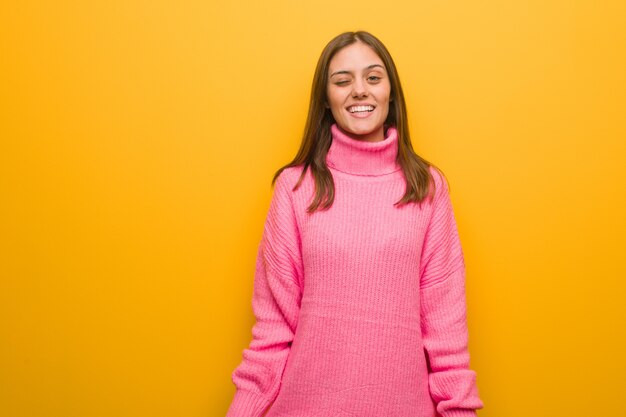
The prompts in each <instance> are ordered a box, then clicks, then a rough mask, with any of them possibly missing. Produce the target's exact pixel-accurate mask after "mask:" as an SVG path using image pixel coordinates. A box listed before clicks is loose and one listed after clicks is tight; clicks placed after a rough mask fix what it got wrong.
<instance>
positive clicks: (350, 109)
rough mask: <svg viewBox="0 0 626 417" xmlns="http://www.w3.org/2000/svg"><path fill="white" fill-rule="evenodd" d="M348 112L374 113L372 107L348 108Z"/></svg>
mask: <svg viewBox="0 0 626 417" xmlns="http://www.w3.org/2000/svg"><path fill="white" fill-rule="evenodd" d="M348 111H349V112H350V113H369V112H373V111H374V106H350V107H348Z"/></svg>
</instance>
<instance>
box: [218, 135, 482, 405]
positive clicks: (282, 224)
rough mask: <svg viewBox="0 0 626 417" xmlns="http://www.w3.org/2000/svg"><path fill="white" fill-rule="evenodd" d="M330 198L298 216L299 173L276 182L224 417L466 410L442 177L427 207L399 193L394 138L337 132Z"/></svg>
mask: <svg viewBox="0 0 626 417" xmlns="http://www.w3.org/2000/svg"><path fill="white" fill-rule="evenodd" d="M332 136H333V141H332V145H331V147H330V150H329V152H328V155H327V163H328V166H329V167H330V169H331V173H332V175H333V180H334V183H335V200H334V203H333V205H332V207H331V208H330V209H329V210H326V211H316V212H314V213H312V214H310V213H307V212H306V208H307V207H308V205H309V204H310V202H311V197H312V193H313V192H314V184H313V179H312V177H311V175H310V173H309V172H307V175H306V177H305V180H304V181H303V183H302V185H301V186H300V187H299V188H298V189H297V190H296V191H293V190H292V188H293V186H294V185H295V183H296V182H297V179H298V177H299V175H300V172H301V168H288V169H286V170H284V171H283V172H282V173H281V175H280V176H279V178H278V179H277V182H276V185H275V188H274V194H273V197H272V201H271V204H270V208H269V212H268V214H267V218H266V223H265V229H264V233H263V237H262V239H261V243H260V245H259V252H258V257H257V263H256V275H255V278H254V293H253V298H252V308H253V311H254V314H255V316H256V320H257V321H256V324H255V325H254V327H253V328H252V341H251V342H250V345H249V347H248V348H247V349H245V350H244V351H243V360H242V362H241V364H240V365H239V366H238V367H237V368H236V369H235V370H234V372H233V374H232V380H233V382H234V384H235V385H236V387H237V392H236V394H235V398H234V399H233V401H232V403H231V406H230V409H229V410H228V414H227V417H258V416H262V415H264V412H265V411H266V410H267V409H268V407H269V410H268V411H267V414H266V416H267V417H387V416H388V417H435V416H438V415H441V416H442V417H469V416H475V415H476V414H475V410H476V409H479V408H482V407H483V403H482V402H481V400H480V398H479V396H478V390H477V387H476V379H475V377H476V375H475V372H474V371H472V370H470V369H469V353H468V350H467V341H468V334H467V326H466V307H465V267H464V262H463V254H462V250H461V246H460V242H459V237H458V233H457V227H456V223H455V219H454V214H453V211H452V206H451V203H450V198H449V195H448V188H447V185H446V183H445V181H444V180H443V178H442V176H441V175H440V174H439V173H438V172H437V171H436V170H434V169H431V172H432V173H433V176H434V179H435V187H436V188H435V194H434V198H433V199H432V200H428V201H424V202H423V204H421V205H418V204H409V205H405V206H402V207H398V206H394V203H395V202H397V201H398V200H399V199H400V198H401V197H402V195H403V194H404V191H405V181H404V176H403V174H402V171H401V170H400V167H399V166H398V165H397V163H396V162H395V160H396V155H397V151H398V136H397V131H396V130H395V129H394V128H389V129H388V130H387V133H386V138H385V140H383V141H381V142H362V141H358V140H356V139H353V138H351V137H349V136H347V135H346V134H344V133H343V132H341V131H340V130H339V129H338V128H337V126H333V127H332Z"/></svg>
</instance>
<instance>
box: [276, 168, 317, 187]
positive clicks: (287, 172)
mask: <svg viewBox="0 0 626 417" xmlns="http://www.w3.org/2000/svg"><path fill="white" fill-rule="evenodd" d="M303 168H304V165H303V164H301V165H295V166H288V167H285V168H283V169H282V171H281V172H280V174H278V177H276V182H275V186H279V185H280V186H283V187H287V188H289V189H293V188H294V187H295V186H296V184H297V183H298V181H299V180H300V177H301V175H302V170H303ZM308 174H309V173H308V170H307V174H306V175H305V177H306V176H308Z"/></svg>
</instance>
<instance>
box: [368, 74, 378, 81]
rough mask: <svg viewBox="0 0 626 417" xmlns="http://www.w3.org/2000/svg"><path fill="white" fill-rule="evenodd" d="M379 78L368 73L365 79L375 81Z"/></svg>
mask: <svg viewBox="0 0 626 417" xmlns="http://www.w3.org/2000/svg"><path fill="white" fill-rule="evenodd" d="M380 78H381V77H378V76H376V75H370V76H369V77H367V79H368V80H370V81H374V82H376V81H378V80H380Z"/></svg>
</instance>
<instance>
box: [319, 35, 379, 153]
mask: <svg viewBox="0 0 626 417" xmlns="http://www.w3.org/2000/svg"><path fill="white" fill-rule="evenodd" d="M328 74H329V75H328V82H327V87H326V93H327V96H328V103H327V104H328V107H330V110H331V112H332V114H333V117H334V119H335V122H337V125H338V126H339V128H341V129H342V130H343V131H344V132H346V133H348V134H351V135H352V136H355V137H356V138H357V139H359V140H364V141H369V142H376V141H381V140H384V139H385V136H384V135H385V132H384V127H383V124H384V123H385V120H386V119H387V114H388V113H389V96H390V93H391V85H390V83H389V77H388V76H387V70H386V69H385V65H384V64H383V61H382V60H381V59H380V58H379V57H378V55H377V54H376V52H374V50H373V49H372V48H370V47H369V46H368V45H366V44H364V43H362V42H355V43H353V44H350V45H348V46H346V47H345V48H343V49H341V50H339V52H337V53H336V54H335V56H333V58H332V59H331V60H330V63H329V67H328Z"/></svg>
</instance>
